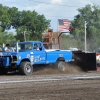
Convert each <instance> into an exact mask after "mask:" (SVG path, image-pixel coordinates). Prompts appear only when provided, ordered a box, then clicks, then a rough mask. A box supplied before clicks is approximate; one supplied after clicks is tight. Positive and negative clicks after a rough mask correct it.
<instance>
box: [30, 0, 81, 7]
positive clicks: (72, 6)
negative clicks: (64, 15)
mask: <svg viewBox="0 0 100 100" xmlns="http://www.w3.org/2000/svg"><path fill="white" fill-rule="evenodd" d="M29 1H33V2H38V3H44V4H49V5H56V6H66V7H79V6H69V5H59V4H51V3H47V2H40V1H34V0H29Z"/></svg>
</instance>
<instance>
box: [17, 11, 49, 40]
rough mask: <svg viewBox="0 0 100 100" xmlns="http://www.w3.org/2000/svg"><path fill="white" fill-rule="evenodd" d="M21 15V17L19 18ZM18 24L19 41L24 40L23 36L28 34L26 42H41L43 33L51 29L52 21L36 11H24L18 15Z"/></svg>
mask: <svg viewBox="0 0 100 100" xmlns="http://www.w3.org/2000/svg"><path fill="white" fill-rule="evenodd" d="M19 15H20V17H19ZM16 17H17V22H15V25H17V26H16V31H17V39H20V40H21V41H23V39H24V38H23V39H22V35H23V33H24V32H26V40H27V41H28V40H41V39H42V33H43V32H44V30H45V29H46V28H47V27H49V24H50V21H49V20H46V19H45V17H44V15H39V14H38V13H37V12H35V11H32V12H31V11H22V12H18V14H17V16H16Z"/></svg>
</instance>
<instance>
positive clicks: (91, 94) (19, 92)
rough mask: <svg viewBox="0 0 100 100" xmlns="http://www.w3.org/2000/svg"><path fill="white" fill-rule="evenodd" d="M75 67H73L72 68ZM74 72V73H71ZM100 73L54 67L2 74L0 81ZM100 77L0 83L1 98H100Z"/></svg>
mask: <svg viewBox="0 0 100 100" xmlns="http://www.w3.org/2000/svg"><path fill="white" fill-rule="evenodd" d="M71 69H73V68H71ZM71 73H73V74H71ZM88 74H89V75H90V74H91V75H92V74H94V75H98V76H99V74H100V72H96V71H95V72H80V69H78V68H76V69H73V70H71V71H69V70H67V71H66V72H64V73H62V72H60V71H58V70H56V69H52V68H48V67H47V68H45V69H44V68H41V70H38V71H37V69H35V72H34V73H33V75H30V76H20V75H16V74H14V75H7V76H0V82H3V81H16V80H28V79H30V80H31V79H33V80H35V79H37V78H38V79H40V78H42V79H46V77H48V76H49V77H54V78H57V77H65V76H67V75H69V76H70V75H73V76H74V75H88ZM99 94H100V79H93V80H91V79H90V80H52V81H50V80H47V81H35V82H32V81H30V82H11V83H0V100H99V99H100V95H99Z"/></svg>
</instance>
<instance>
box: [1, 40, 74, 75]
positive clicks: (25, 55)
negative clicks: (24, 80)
mask: <svg viewBox="0 0 100 100" xmlns="http://www.w3.org/2000/svg"><path fill="white" fill-rule="evenodd" d="M72 55H73V54H72V51H71V50H53V49H51V50H50V49H49V50H46V49H45V48H44V45H43V43H42V42H40V41H27V42H18V43H15V45H14V46H13V50H12V51H10V50H4V51H2V52H0V71H1V72H3V73H4V72H5V73H7V72H8V71H9V70H11V69H13V70H19V72H20V73H21V74H24V75H30V74H32V72H33V68H34V66H35V65H41V64H42V65H43V64H44V65H46V64H54V65H55V66H56V67H57V68H58V69H60V70H61V71H64V70H65V63H66V62H70V61H72Z"/></svg>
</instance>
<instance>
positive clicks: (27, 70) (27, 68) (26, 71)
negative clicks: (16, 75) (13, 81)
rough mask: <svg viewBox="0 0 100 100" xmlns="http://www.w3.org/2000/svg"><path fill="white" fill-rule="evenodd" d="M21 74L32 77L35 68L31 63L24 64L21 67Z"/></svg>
mask: <svg viewBox="0 0 100 100" xmlns="http://www.w3.org/2000/svg"><path fill="white" fill-rule="evenodd" d="M19 72H20V74H22V75H30V74H32V72H33V66H32V65H31V63H30V62H27V61H25V62H22V63H21V64H20V66H19Z"/></svg>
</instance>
